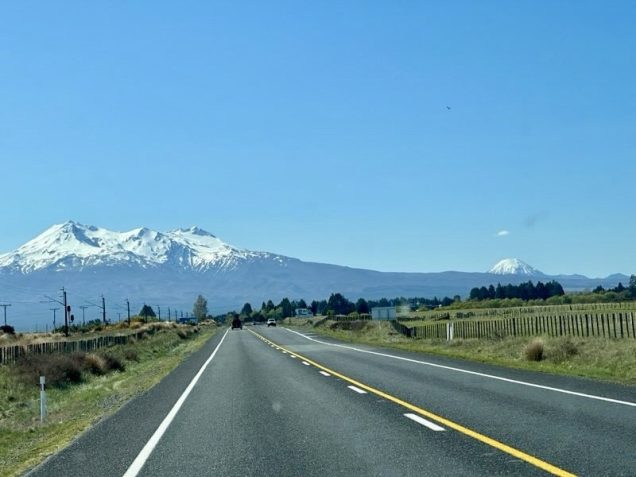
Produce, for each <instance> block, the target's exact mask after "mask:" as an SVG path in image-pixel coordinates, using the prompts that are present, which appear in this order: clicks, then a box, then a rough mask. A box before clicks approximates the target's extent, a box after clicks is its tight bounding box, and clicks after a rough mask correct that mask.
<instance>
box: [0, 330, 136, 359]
mask: <svg viewBox="0 0 636 477" xmlns="http://www.w3.org/2000/svg"><path fill="white" fill-rule="evenodd" d="M147 333H148V330H141V331H137V332H136V333H130V334H121V335H111V336H97V337H95V338H90V339H83V340H74V341H47V342H42V343H29V344H24V345H11V346H1V347H0V364H11V363H15V362H16V361H17V360H19V359H20V358H22V357H24V356H26V355H32V354H35V355H38V354H52V353H75V352H78V351H84V352H90V351H95V350H97V349H100V348H107V347H109V346H115V345H122V344H127V343H129V342H130V341H131V340H133V339H135V340H138V339H141V338H143V336H144V335H145V334H147Z"/></svg>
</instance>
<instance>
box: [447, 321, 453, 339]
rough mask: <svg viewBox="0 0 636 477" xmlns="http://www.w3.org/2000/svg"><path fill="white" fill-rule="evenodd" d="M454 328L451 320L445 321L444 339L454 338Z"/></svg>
mask: <svg viewBox="0 0 636 477" xmlns="http://www.w3.org/2000/svg"><path fill="white" fill-rule="evenodd" d="M454 331H455V330H454V329H453V322H452V321H449V322H448V323H446V341H453V338H454V335H455V333H454Z"/></svg>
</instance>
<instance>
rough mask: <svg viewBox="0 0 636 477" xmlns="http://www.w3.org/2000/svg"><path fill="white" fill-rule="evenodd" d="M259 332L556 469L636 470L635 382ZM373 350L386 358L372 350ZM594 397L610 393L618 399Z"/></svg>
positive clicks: (634, 472)
mask: <svg viewBox="0 0 636 477" xmlns="http://www.w3.org/2000/svg"><path fill="white" fill-rule="evenodd" d="M257 330H258V333H259V334H262V335H263V336H264V337H266V338H269V339H271V340H272V341H273V342H276V343H278V344H280V345H281V346H284V347H285V348H286V349H287V350H290V351H294V352H297V353H299V354H300V355H302V356H306V357H308V358H311V359H312V360H315V361H316V362H318V363H320V364H322V365H324V366H326V367H328V368H330V369H335V370H337V371H339V372H341V373H343V374H345V375H346V376H348V377H352V378H354V379H357V380H360V381H362V382H364V383H365V384H368V385H370V386H372V387H375V388H377V389H380V390H384V391H387V392H389V393H390V394H391V395H393V396H397V397H399V398H401V399H403V400H405V401H407V402H409V403H412V404H415V405H417V406H421V407H422V408H424V409H425V410H428V411H431V412H433V413H436V414H438V415H441V416H443V417H446V418H449V419H451V420H453V421H454V422H456V423H459V424H461V425H463V426H466V427H468V428H469V429H471V430H475V431H477V432H479V433H482V434H485V435H486V436H489V437H492V438H494V439H497V440H498V441H500V442H503V443H505V444H507V445H510V446H512V447H515V448H517V449H520V450H522V451H524V452H527V453H528V454H530V455H532V456H537V457H540V458H541V459H543V460H546V461H547V462H549V463H552V464H555V465H557V466H559V467H560V468H563V469H567V470H569V471H572V472H574V473H577V474H580V475H636V388H634V387H633V386H619V385H612V384H607V383H600V382H597V381H591V380H583V379H575V378H568V377H562V376H553V375H546V374H541V373H529V372H525V371H518V370H510V369H505V368H499V367H493V366H487V365H483V364H478V363H470V362H465V361H461V360H450V359H444V358H435V357H431V356H423V355H421V354H416V353H406V352H399V351H395V350H377V349H374V348H371V347H368V346H360V345H349V344H343V343H336V342H334V341H333V340H329V339H325V338H321V337H318V336H315V335H314V336H311V333H310V336H306V335H305V336H302V335H304V333H302V332H301V333H302V335H301V334H300V333H297V332H296V333H294V332H290V331H289V330H286V329H277V330H275V331H274V330H261V329H260V328H259V329H257ZM329 343H332V344H335V346H333V345H332V346H329V345H328V344H329ZM350 348H356V349H359V350H362V351H371V353H368V352H359V351H355V350H352V349H350ZM376 352H379V353H381V354H385V355H389V356H381V355H378V354H374V353H376ZM390 356H391V357H390ZM393 357H398V358H403V359H395V358H393ZM405 359H408V360H414V361H424V362H426V363H428V364H423V363H420V362H412V361H406V360H405ZM442 366H443V367H442ZM449 368H455V369H449ZM462 370H465V371H468V373H467V372H461V371H462ZM472 373H475V374H472ZM494 377H501V378H504V379H509V380H510V381H502V380H499V379H494ZM511 381H518V382H511ZM529 384H533V385H538V386H545V387H546V388H547V387H552V388H555V389H545V388H539V387H532V386H529ZM559 390H561V391H572V392H576V393H581V394H587V395H589V397H585V396H580V395H572V394H565V393H563V392H559ZM594 397H606V398H614V399H616V400H617V401H619V402H608V401H603V400H598V399H594ZM620 401H622V402H620ZM630 404H631V405H630Z"/></svg>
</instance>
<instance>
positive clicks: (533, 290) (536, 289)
mask: <svg viewBox="0 0 636 477" xmlns="http://www.w3.org/2000/svg"><path fill="white" fill-rule="evenodd" d="M562 295H565V291H564V290H563V287H562V286H561V284H560V283H559V282H557V281H556V280H551V281H549V282H547V283H543V282H537V284H536V285H535V284H534V283H532V281H528V282H524V283H520V284H519V285H513V284H511V283H509V284H508V285H501V283H497V286H496V287H495V286H494V285H490V286H488V287H485V286H482V287H475V288H473V289H471V290H470V295H469V298H470V300H473V301H483V300H501V299H506V298H518V299H520V300H523V301H528V300H547V299H548V298H551V297H553V296H562Z"/></svg>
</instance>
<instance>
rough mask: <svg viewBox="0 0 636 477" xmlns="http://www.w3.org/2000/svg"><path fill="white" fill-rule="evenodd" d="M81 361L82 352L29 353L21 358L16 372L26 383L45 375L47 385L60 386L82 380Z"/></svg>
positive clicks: (37, 381) (36, 381)
mask: <svg viewBox="0 0 636 477" xmlns="http://www.w3.org/2000/svg"><path fill="white" fill-rule="evenodd" d="M82 361H83V353H74V354H70V355H69V354H51V355H29V356H25V357H24V358H23V359H22V360H21V362H20V364H19V367H18V373H19V374H20V376H21V378H22V380H23V381H24V382H26V383H27V384H37V383H39V379H40V376H45V377H46V383H47V385H48V386H51V387H57V388H61V387H65V386H67V385H68V384H75V383H80V382H82Z"/></svg>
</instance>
